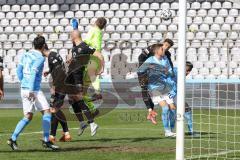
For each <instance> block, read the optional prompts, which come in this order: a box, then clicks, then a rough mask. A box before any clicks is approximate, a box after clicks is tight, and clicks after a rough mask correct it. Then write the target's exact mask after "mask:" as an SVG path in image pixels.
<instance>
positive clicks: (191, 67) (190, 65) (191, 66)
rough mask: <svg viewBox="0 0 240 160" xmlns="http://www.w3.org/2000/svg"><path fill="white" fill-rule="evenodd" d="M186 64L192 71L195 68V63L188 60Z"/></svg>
mask: <svg viewBox="0 0 240 160" xmlns="http://www.w3.org/2000/svg"><path fill="white" fill-rule="evenodd" d="M186 66H187V67H188V68H189V71H192V69H193V64H192V63H191V62H189V61H187V62H186Z"/></svg>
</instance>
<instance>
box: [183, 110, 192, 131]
mask: <svg viewBox="0 0 240 160" xmlns="http://www.w3.org/2000/svg"><path fill="white" fill-rule="evenodd" d="M184 117H185V119H186V120H187V125H188V131H189V132H190V133H193V123H192V112H191V111H190V112H185V115H184Z"/></svg>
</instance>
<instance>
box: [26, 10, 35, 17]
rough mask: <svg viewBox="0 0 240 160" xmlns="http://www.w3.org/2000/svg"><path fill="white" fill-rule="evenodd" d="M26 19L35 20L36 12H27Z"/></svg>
mask: <svg viewBox="0 0 240 160" xmlns="http://www.w3.org/2000/svg"><path fill="white" fill-rule="evenodd" d="M26 18H27V19H33V18H35V14H34V12H26Z"/></svg>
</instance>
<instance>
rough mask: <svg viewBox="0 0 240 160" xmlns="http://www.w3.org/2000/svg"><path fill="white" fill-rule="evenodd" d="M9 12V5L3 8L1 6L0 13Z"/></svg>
mask: <svg viewBox="0 0 240 160" xmlns="http://www.w3.org/2000/svg"><path fill="white" fill-rule="evenodd" d="M10 10H11V7H10V5H3V6H2V11H3V12H10Z"/></svg>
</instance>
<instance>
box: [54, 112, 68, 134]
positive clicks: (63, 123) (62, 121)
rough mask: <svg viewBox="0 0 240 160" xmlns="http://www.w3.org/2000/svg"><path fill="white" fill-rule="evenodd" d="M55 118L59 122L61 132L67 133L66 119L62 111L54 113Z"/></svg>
mask: <svg viewBox="0 0 240 160" xmlns="http://www.w3.org/2000/svg"><path fill="white" fill-rule="evenodd" d="M56 117H57V119H58V120H59V122H60V124H61V126H62V129H63V132H68V131H69V130H68V124H67V119H66V117H65V115H64V113H63V112H62V110H59V111H58V112H57V113H56Z"/></svg>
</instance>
